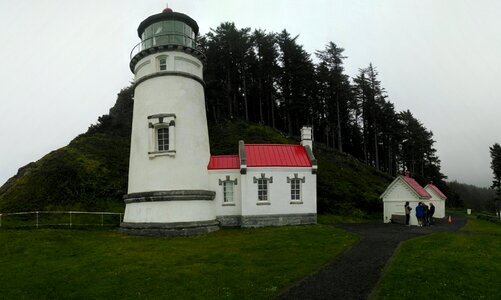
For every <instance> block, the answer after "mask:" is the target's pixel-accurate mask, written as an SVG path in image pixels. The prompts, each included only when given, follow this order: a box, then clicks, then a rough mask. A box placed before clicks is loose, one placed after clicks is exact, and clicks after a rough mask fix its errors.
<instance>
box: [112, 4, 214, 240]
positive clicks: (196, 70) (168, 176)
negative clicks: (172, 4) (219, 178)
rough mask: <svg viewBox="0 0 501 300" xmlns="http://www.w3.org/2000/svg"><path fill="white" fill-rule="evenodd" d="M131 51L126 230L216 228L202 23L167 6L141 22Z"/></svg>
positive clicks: (162, 231) (184, 232)
mask: <svg viewBox="0 0 501 300" xmlns="http://www.w3.org/2000/svg"><path fill="white" fill-rule="evenodd" d="M137 31H138V35H139V38H140V39H141V42H140V43H139V44H137V45H136V46H135V47H134V48H133V50H132V52H131V60H130V69H131V71H132V72H133V73H134V110H133V120H132V135H131V147H130V160H129V182H128V191H127V192H128V193H127V195H125V196H124V201H125V204H126V207H125V214H124V220H123V223H122V224H121V227H122V230H124V231H126V232H129V233H132V234H141V235H150V234H151V235H190V234H198V233H207V232H211V231H214V230H217V229H218V228H219V227H218V222H217V221H216V215H215V209H214V205H213V201H214V198H215V194H216V193H215V191H213V190H210V189H209V177H208V170H207V165H208V163H209V160H210V150H209V136H208V129H207V117H206V110H205V98H204V97H205V96H204V85H205V84H204V81H203V66H204V60H205V57H204V55H203V53H202V52H200V51H199V49H198V45H197V41H196V38H197V35H198V32H199V29H198V24H197V22H196V21H195V20H193V19H192V18H190V17H189V16H187V15H185V14H183V13H179V12H174V11H172V10H171V9H169V8H166V9H164V10H163V12H161V13H159V14H155V15H152V16H150V17H148V18H146V19H145V20H144V21H142V22H141V24H140V25H139V27H138V30H137Z"/></svg>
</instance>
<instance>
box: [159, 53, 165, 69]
mask: <svg viewBox="0 0 501 300" xmlns="http://www.w3.org/2000/svg"><path fill="white" fill-rule="evenodd" d="M158 69H159V70H160V71H165V70H167V57H165V56H163V57H159V58H158Z"/></svg>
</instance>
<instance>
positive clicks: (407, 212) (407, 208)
mask: <svg viewBox="0 0 501 300" xmlns="http://www.w3.org/2000/svg"><path fill="white" fill-rule="evenodd" d="M404 208H405V225H407V226H411V225H410V224H409V220H410V218H411V210H412V208H411V207H410V206H409V201H407V202H405V205H404Z"/></svg>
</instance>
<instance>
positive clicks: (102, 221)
mask: <svg viewBox="0 0 501 300" xmlns="http://www.w3.org/2000/svg"><path fill="white" fill-rule="evenodd" d="M103 226H104V212H101V227H103Z"/></svg>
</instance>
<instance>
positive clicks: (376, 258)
mask: <svg viewBox="0 0 501 300" xmlns="http://www.w3.org/2000/svg"><path fill="white" fill-rule="evenodd" d="M453 220H454V221H453V222H452V223H448V222H447V220H446V219H444V220H437V222H436V225H435V226H432V227H416V226H412V227H407V226H404V225H398V224H341V225H336V227H338V228H341V229H344V230H347V231H350V232H353V233H356V234H358V235H360V236H361V237H362V238H361V239H360V241H359V242H358V243H357V244H355V245H354V246H353V247H352V248H351V249H350V250H348V251H347V252H345V253H344V254H342V255H341V256H339V257H337V258H336V259H335V260H334V261H333V262H332V263H330V264H329V265H327V266H326V267H324V268H323V269H321V270H319V271H318V272H317V273H315V274H313V275H311V276H309V277H306V278H305V279H303V280H301V281H299V282H298V283H296V284H295V285H293V286H291V287H290V288H288V289H286V290H285V291H283V292H282V294H280V295H279V296H278V299H343V300H348V299H367V297H368V296H369V294H370V293H371V291H372V289H373V288H374V287H375V285H376V283H377V282H378V280H379V278H380V277H381V271H382V270H383V268H384V266H385V265H386V263H387V262H388V259H389V258H390V257H391V256H392V255H393V253H394V252H395V249H396V248H397V246H398V245H399V244H400V242H402V241H405V240H408V239H412V238H415V237H418V236H422V235H426V234H430V233H434V232H441V231H457V230H459V229H461V228H462V227H463V226H464V225H465V224H466V217H465V216H461V215H453Z"/></svg>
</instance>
